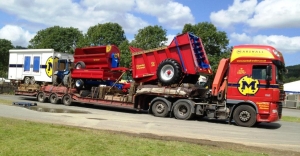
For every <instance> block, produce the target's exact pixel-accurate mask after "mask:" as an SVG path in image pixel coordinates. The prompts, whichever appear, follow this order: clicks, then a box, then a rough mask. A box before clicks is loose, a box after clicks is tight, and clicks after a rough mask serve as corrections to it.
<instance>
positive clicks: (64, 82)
mask: <svg viewBox="0 0 300 156" xmlns="http://www.w3.org/2000/svg"><path fill="white" fill-rule="evenodd" d="M69 79H70V74H68V75H65V76H64V79H63V85H64V86H68V84H69Z"/></svg>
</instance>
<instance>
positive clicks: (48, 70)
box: [45, 56, 58, 77]
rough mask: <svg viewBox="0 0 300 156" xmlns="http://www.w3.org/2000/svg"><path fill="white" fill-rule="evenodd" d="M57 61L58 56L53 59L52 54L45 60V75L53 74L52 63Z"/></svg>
mask: <svg viewBox="0 0 300 156" xmlns="http://www.w3.org/2000/svg"><path fill="white" fill-rule="evenodd" d="M57 62H58V58H57V57H55V58H54V59H53V57H52V56H50V57H49V58H48V59H47V61H46V68H45V71H46V75H47V76H48V77H52V74H53V65H54V63H57Z"/></svg>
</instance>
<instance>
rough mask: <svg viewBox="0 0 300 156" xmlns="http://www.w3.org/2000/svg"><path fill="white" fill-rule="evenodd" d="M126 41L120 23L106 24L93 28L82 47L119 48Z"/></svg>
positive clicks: (87, 34)
mask: <svg viewBox="0 0 300 156" xmlns="http://www.w3.org/2000/svg"><path fill="white" fill-rule="evenodd" d="M125 40H126V37H125V33H124V30H123V29H122V27H121V26H120V25H119V24H118V23H105V24H97V25H95V26H91V27H90V28H89V29H88V31H87V33H86V35H85V37H84V41H83V42H82V45H81V46H90V45H108V44H114V45H116V46H119V45H120V44H121V43H122V42H123V41H125Z"/></svg>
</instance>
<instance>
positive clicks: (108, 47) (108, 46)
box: [106, 45, 111, 53]
mask: <svg viewBox="0 0 300 156" xmlns="http://www.w3.org/2000/svg"><path fill="white" fill-rule="evenodd" d="M110 51H111V45H107V46H106V52H107V53H108V52H110Z"/></svg>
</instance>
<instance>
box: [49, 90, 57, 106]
mask: <svg viewBox="0 0 300 156" xmlns="http://www.w3.org/2000/svg"><path fill="white" fill-rule="evenodd" d="M49 100H50V102H51V103H52V104H57V103H58V98H57V95H56V94H54V93H53V94H51V95H50V97H49Z"/></svg>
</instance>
